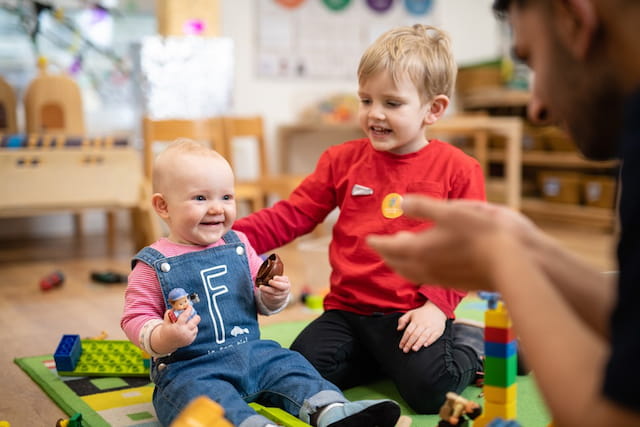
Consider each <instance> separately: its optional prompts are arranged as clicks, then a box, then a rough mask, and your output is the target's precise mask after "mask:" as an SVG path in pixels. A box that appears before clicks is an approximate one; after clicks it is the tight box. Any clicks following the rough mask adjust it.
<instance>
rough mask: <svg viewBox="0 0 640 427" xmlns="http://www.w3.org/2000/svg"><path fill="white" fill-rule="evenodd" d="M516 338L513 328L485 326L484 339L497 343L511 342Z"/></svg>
mask: <svg viewBox="0 0 640 427" xmlns="http://www.w3.org/2000/svg"><path fill="white" fill-rule="evenodd" d="M515 339H516V334H515V332H514V331H513V328H496V327H493V326H488V327H486V328H484V340H485V341H489V342H496V343H505V344H506V343H509V342H511V341H513V340H515Z"/></svg>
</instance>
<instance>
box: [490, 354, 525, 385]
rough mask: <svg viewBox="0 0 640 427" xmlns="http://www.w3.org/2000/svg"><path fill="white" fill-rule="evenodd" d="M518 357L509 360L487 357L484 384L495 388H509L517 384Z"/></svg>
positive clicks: (511, 357)
mask: <svg viewBox="0 0 640 427" xmlns="http://www.w3.org/2000/svg"><path fill="white" fill-rule="evenodd" d="M517 372H518V356H517V355H515V354H514V355H513V356H510V357H507V358H502V357H492V356H487V357H485V359H484V383H485V384H487V385H491V386H494V387H509V386H510V385H511V384H514V383H515V382H516V375H517Z"/></svg>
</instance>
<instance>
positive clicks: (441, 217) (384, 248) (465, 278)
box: [367, 196, 537, 290]
mask: <svg viewBox="0 0 640 427" xmlns="http://www.w3.org/2000/svg"><path fill="white" fill-rule="evenodd" d="M402 209H403V211H404V213H405V215H407V216H410V217H414V218H423V219H429V220H431V221H433V222H434V226H433V227H432V228H430V229H428V230H425V231H421V232H417V233H412V232H407V231H403V232H399V233H397V234H395V235H391V236H375V235H371V236H369V237H368V238H367V242H368V243H369V245H370V246H371V247H372V248H373V249H375V250H376V251H378V253H379V254H380V255H381V256H382V258H383V259H384V260H385V262H386V263H387V264H388V265H389V266H390V267H391V268H393V269H394V270H395V271H397V272H398V273H399V274H401V275H402V276H405V277H407V278H408V279H409V280H412V281H414V282H415V283H416V284H420V283H441V284H443V285H447V286H452V287H456V288H461V289H474V290H475V289H485V290H491V288H492V280H491V277H490V275H491V268H492V265H493V264H494V263H496V262H509V255H510V254H509V252H508V251H506V250H505V249H506V248H509V251H511V250H513V249H514V248H515V249H516V250H520V249H521V250H523V251H524V250H525V246H526V245H527V244H530V243H532V242H533V241H534V240H535V239H536V234H537V230H536V229H535V227H534V226H533V225H532V224H531V223H530V221H529V220H527V219H526V218H524V217H522V216H521V215H519V214H517V213H515V212H512V211H510V210H509V209H507V208H503V207H499V206H496V205H491V204H488V203H484V202H480V201H472V200H451V201H442V200H435V199H431V198H427V197H423V196H406V197H405V198H404V199H403V202H402ZM505 252H506V253H505Z"/></svg>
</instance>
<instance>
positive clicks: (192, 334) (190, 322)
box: [151, 306, 200, 354]
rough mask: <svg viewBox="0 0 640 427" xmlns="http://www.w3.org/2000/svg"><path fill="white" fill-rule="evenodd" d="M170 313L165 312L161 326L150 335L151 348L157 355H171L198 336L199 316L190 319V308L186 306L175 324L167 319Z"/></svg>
mask: <svg viewBox="0 0 640 427" xmlns="http://www.w3.org/2000/svg"><path fill="white" fill-rule="evenodd" d="M170 312H171V310H167V311H166V312H165V313H164V320H163V322H162V325H160V326H158V327H157V328H155V329H154V330H153V334H152V335H151V339H152V342H151V348H153V350H154V351H155V352H157V353H161V354H166V353H172V352H174V351H175V350H177V349H179V348H180V347H184V346H187V345H189V344H191V343H192V342H193V341H194V340H195V339H196V335H198V323H200V316H199V315H197V314H196V315H195V316H193V317H191V314H192V313H193V307H192V306H188V307H187V308H186V309H185V310H184V311H183V312H182V313H181V314H180V316H178V318H177V319H176V321H175V322H173V321H172V320H171V318H170V317H169V313H170ZM189 317H191V318H189Z"/></svg>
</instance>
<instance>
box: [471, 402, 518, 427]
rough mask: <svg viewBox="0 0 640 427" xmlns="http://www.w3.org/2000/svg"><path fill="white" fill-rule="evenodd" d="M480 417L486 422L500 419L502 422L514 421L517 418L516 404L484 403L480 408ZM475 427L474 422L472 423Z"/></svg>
mask: <svg viewBox="0 0 640 427" xmlns="http://www.w3.org/2000/svg"><path fill="white" fill-rule="evenodd" d="M482 416H483V417H486V419H487V420H494V419H495V418H502V419H504V420H515V419H516V416H517V410H516V402H515V401H514V402H511V403H506V404H502V403H492V402H486V401H485V403H484V405H483V407H482ZM473 424H474V426H475V422H474V423H473Z"/></svg>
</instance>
